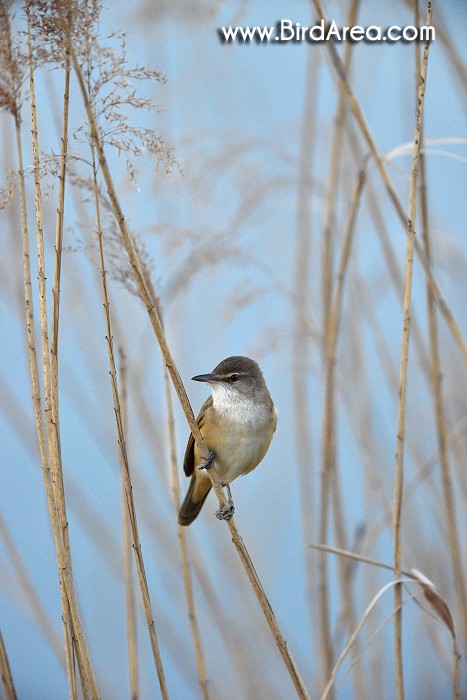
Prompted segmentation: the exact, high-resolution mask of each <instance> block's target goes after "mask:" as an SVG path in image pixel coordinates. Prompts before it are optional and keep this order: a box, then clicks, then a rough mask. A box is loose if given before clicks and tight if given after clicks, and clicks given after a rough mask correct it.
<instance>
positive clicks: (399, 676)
mask: <svg viewBox="0 0 467 700" xmlns="http://www.w3.org/2000/svg"><path fill="white" fill-rule="evenodd" d="M431 12H432V3H431V0H428V2H427V17H426V26H428V27H429V26H430V25H431ZM429 46H430V44H429V41H426V42H425V46H424V50H423V60H422V65H421V70H420V77H419V82H418V90H417V115H416V120H415V133H414V148H413V158H412V172H411V176H410V192H409V210H408V221H407V246H406V264H405V282H404V305H403V306H404V308H403V325H402V346H401V357H400V372H399V402H398V407H397V440H396V464H395V477H394V516H393V517H394V520H393V533H394V568H395V571H394V577H395V580H396V581H397V580H398V579H399V578H400V572H401V562H402V540H401V516H402V502H403V493H404V445H405V429H406V420H405V413H406V400H407V369H408V359H409V341H410V321H411V318H410V309H411V302H412V274H413V256H414V248H415V216H416V210H417V185H418V169H419V165H420V141H421V129H422V125H423V109H424V103H425V87H426V76H427V68H428V53H429ZM401 605H402V586H401V585H400V584H397V585H395V587H394V607H395V608H400V607H401ZM394 651H395V661H396V683H397V698H398V700H403V698H404V667H403V657H402V609H399V610H398V611H397V613H396V615H395V618H394Z"/></svg>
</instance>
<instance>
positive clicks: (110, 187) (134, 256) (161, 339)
mask: <svg viewBox="0 0 467 700" xmlns="http://www.w3.org/2000/svg"><path fill="white" fill-rule="evenodd" d="M71 55H72V61H73V65H74V69H75V73H76V76H77V79H78V83H79V86H80V90H81V93H82V96H83V102H84V106H85V110H86V114H87V118H88V122H89V126H90V129H91V138H92V140H93V143H94V145H95V148H96V151H97V155H98V159H99V164H100V166H101V170H102V175H103V177H104V180H105V183H106V187H107V192H108V196H109V199H110V203H111V206H112V209H113V212H114V216H115V220H116V222H117V225H118V227H119V229H120V233H121V235H122V240H123V243H124V246H125V248H126V250H127V253H128V257H129V260H130V264H131V267H132V269H133V273H134V276H135V280H136V283H137V285H138V289H139V292H140V295H141V298H142V300H143V302H144V305H145V306H146V310H147V312H148V315H149V318H150V321H151V325H152V327H153V329H154V332H155V334H156V338H157V341H158V343H159V346H160V349H161V352H162V355H163V358H164V361H165V364H166V367H167V369H168V371H169V373H170V377H171V379H172V382H173V385H174V387H175V390H176V392H177V395H178V398H179V401H180V404H181V407H182V409H183V411H184V413H185V416H186V419H187V422H188V425H189V427H190V430H191V432H192V434H193V437H194V439H195V441H196V443H197V445H198V447H199V450H200V454H201V457H202V459H204V460H207V459H208V458H209V456H210V455H209V451H208V449H207V447H206V443H205V442H204V439H203V437H202V435H201V432H200V430H199V427H198V425H197V423H196V420H195V416H194V414H193V410H192V408H191V405H190V402H189V399H188V396H187V394H186V391H185V387H184V385H183V382H182V379H181V377H180V374H179V372H178V369H177V366H176V364H175V361H174V359H173V357H172V353H171V352H170V348H169V346H168V344H167V339H166V336H165V333H164V330H163V328H162V325H161V322H160V319H159V316H158V313H157V308H156V302H155V300H154V299H152V297H151V295H150V292H149V290H148V287H147V284H146V282H145V279H144V274H143V272H142V269H141V264H140V261H139V255H138V253H137V251H136V248H135V245H134V242H133V239H132V236H131V233H130V231H129V229H128V227H127V225H126V220H125V216H124V214H123V211H122V209H121V206H120V202H119V200H118V197H117V193H116V190H115V187H114V184H113V180H112V176H111V173H110V169H109V166H108V163H107V159H106V157H105V153H104V148H103V144H102V141H101V138H100V134H99V127H98V124H97V121H96V116H95V114H94V112H93V109H92V106H91V103H90V100H89V95H88V91H87V89H86V85H85V82H84V78H83V74H82V71H81V67H80V64H79V61H78V59H77V56H76V53H75V51H74V48H73V47H71ZM117 398H118V397H117ZM208 474H209V478H210V479H211V484H212V487H213V490H214V492H215V494H216V496H217V498H218V500H219V504H220V507H221V508H224V507H225V506H226V505H227V501H226V498H225V495H224V492H223V488H222V484H221V481H220V479H219V476H218V474H217V471H216V469H215V467H214V468H211V469H208ZM227 526H228V528H229V530H230V533H231V535H232V540H233V543H234V545H235V548H236V549H237V552H238V554H239V556H240V559H241V560H242V563H243V565H244V567H245V570H246V573H247V575H248V579H249V581H250V583H251V585H252V587H253V589H254V591H255V593H256V596H257V598H258V601H259V603H260V605H261V609H262V610H263V613H264V615H265V617H266V620H267V622H268V625H269V627H270V630H271V633H272V634H273V637H274V639H275V641H276V644H277V646H278V648H279V651H280V653H281V656H282V658H283V660H284V663H285V665H286V667H287V670H288V672H289V674H290V677H291V679H292V681H293V683H294V686H295V689H296V691H297V694H298V696H299V697H300V698H308V693H307V691H306V688H305V685H304V683H303V681H302V679H301V677H300V674H299V672H298V669H297V667H296V665H295V662H294V660H293V658H292V655H291V654H290V652H289V650H288V648H287V644H286V642H285V639H284V637H283V636H282V633H281V631H280V629H279V626H278V624H277V621H276V618H275V616H274V613H273V610H272V608H271V605H270V603H269V600H268V599H267V597H266V594H265V592H264V590H263V587H262V585H261V582H260V580H259V578H258V575H257V573H256V571H255V569H254V567H253V563H252V561H251V559H250V556H249V554H248V551H247V549H246V547H245V544H244V543H243V540H242V538H241V537H240V534H239V532H238V529H237V527H236V525H235V521H234V519H233V518H231V519H230V520H228V521H227Z"/></svg>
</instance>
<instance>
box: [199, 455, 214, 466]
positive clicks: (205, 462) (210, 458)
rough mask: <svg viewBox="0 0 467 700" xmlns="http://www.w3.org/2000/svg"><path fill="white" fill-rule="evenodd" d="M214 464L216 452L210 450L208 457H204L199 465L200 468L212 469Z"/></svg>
mask: <svg viewBox="0 0 467 700" xmlns="http://www.w3.org/2000/svg"><path fill="white" fill-rule="evenodd" d="M213 464H214V452H209V454H208V456H207V457H206V459H203V461H202V462H201V464H200V465H199V467H198V469H211V467H212V465H213Z"/></svg>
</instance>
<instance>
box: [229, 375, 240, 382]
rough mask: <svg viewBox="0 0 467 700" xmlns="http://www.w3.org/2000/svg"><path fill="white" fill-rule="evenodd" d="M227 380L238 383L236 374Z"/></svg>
mask: <svg viewBox="0 0 467 700" xmlns="http://www.w3.org/2000/svg"><path fill="white" fill-rule="evenodd" d="M229 380H230V381H231V382H238V374H231V375H230V377H229Z"/></svg>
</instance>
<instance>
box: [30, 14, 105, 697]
mask: <svg viewBox="0 0 467 700" xmlns="http://www.w3.org/2000/svg"><path fill="white" fill-rule="evenodd" d="M30 9H31V3H30V2H29V1H28V2H26V4H25V13H26V21H27V43H28V62H29V88H30V106H31V136H32V146H33V162H34V201H35V211H36V239H37V261H38V278H39V309H40V327H41V346H42V364H43V371H44V390H45V411H46V416H47V415H48V419H47V439H48V453H49V460H50V461H49V464H50V469H51V480H52V490H53V498H54V501H55V507H56V511H57V519H58V523H57V524H58V528H59V529H58V531H57V532H56V533H54V534H55V538H56V545H57V550H58V553H59V568H60V571H61V573H62V574H63V583H64V587H65V591H66V605H65V608H64V611H63V612H64V626H65V634H66V649H67V674H68V681H69V688H70V695H71V697H72V698H73V700H74V699H75V698H76V697H77V688H76V681H75V670H74V657H73V652H72V649H73V646H74V648H75V649H76V654H77V660H78V667H79V671H80V676H81V683H82V689H83V694H84V696H85V698H86V699H87V697H90V696H92V697H93V698H97V697H99V693H98V690H97V684H96V681H95V677H94V672H93V669H92V666H91V660H90V657H89V652H88V649H87V645H86V640H85V636H84V630H83V627H82V623H81V618H80V615H79V611H78V606H77V603H76V597H75V592H74V584H73V570H72V562H71V552H70V545H69V536H68V522H67V517H66V505H65V493H64V487H63V472H62V465H61V456H60V440H59V435H58V425H57V424H56V423H55V422H54V420H53V415H52V398H51V390H52V380H51V365H50V352H49V338H48V322H47V288H46V276H45V255H44V234H43V220H42V193H41V184H40V159H39V143H38V129H37V110H36V99H35V80H34V57H33V46H32V30H31V13H30Z"/></svg>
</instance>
